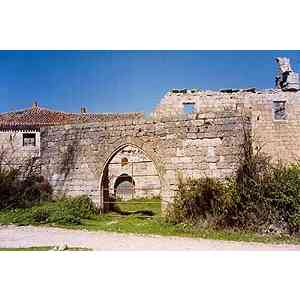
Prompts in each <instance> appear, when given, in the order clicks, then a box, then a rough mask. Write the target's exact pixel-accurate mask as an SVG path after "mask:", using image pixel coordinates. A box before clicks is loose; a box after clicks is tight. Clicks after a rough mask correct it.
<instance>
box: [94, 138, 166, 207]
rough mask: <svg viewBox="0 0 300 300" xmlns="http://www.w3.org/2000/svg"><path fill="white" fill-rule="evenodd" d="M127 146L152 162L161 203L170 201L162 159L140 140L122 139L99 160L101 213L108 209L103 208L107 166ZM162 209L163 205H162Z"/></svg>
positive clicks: (105, 199)
mask: <svg viewBox="0 0 300 300" xmlns="http://www.w3.org/2000/svg"><path fill="white" fill-rule="evenodd" d="M127 146H133V147H136V148H138V149H140V150H141V151H142V152H143V153H144V154H145V155H146V156H147V157H148V158H149V159H151V160H152V162H153V164H154V166H155V168H156V171H157V174H158V177H159V180H160V184H161V198H162V203H166V202H169V201H170V189H169V184H168V182H167V181H166V179H165V176H164V175H165V166H164V163H163V161H162V159H161V158H160V157H159V155H158V154H157V153H156V152H155V150H154V149H153V148H152V147H151V146H150V145H148V144H146V143H144V142H143V141H142V140H141V139H139V138H137V137H130V136H127V137H124V138H120V139H117V140H116V141H115V142H114V143H112V144H110V145H109V148H108V149H107V151H106V154H105V157H104V158H103V159H101V162H100V164H99V165H98V168H97V169H98V170H97V171H98V174H99V178H100V180H99V188H100V199H99V207H100V210H101V211H102V212H104V211H106V210H108V209H109V207H107V206H105V205H104V203H105V202H107V200H108V198H109V192H108V190H109V188H108V165H109V163H110V161H111V160H112V159H113V157H114V156H115V155H116V154H117V153H118V152H119V151H121V150H122V149H123V148H125V147H127ZM162 206H163V207H164V206H165V204H163V205H162Z"/></svg>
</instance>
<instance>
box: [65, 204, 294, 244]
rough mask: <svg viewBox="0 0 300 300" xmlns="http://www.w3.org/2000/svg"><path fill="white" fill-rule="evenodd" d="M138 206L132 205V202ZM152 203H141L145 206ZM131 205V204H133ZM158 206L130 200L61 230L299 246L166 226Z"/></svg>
mask: <svg viewBox="0 0 300 300" xmlns="http://www.w3.org/2000/svg"><path fill="white" fill-rule="evenodd" d="M138 201H139V202H141V203H135V202H138ZM148 201H149V202H154V203H151V204H149V203H145V202H148ZM133 202H134V203H133ZM160 213H161V202H160V199H159V198H151V199H144V200H143V199H133V200H129V201H127V202H124V203H121V204H118V205H117V210H116V211H115V212H110V213H106V214H103V215H101V216H98V217H95V218H93V219H89V220H83V222H82V223H83V224H81V225H71V226H63V227H64V228H73V229H86V230H91V231H97V230H103V231H111V232H120V233H135V234H152V235H163V236H181V237H193V238H206V239H216V240H232V241H246V242H262V243H274V244H276V243H277V244H280V243H289V244H300V237H292V236H289V235H280V236H278V235H258V234H256V233H252V232H241V231H233V230H213V229H205V228H199V227H192V226H189V225H187V224H178V225H173V224H168V223H166V222H164V220H163V218H162V217H161V214H160Z"/></svg>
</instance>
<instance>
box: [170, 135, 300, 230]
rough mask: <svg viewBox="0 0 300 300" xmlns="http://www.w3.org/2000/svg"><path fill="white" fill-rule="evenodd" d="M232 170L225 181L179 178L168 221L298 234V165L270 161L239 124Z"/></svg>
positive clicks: (299, 175) (299, 171)
mask: <svg viewBox="0 0 300 300" xmlns="http://www.w3.org/2000/svg"><path fill="white" fill-rule="evenodd" d="M241 149H242V151H241V157H240V163H239V166H238V168H237V171H236V174H235V175H234V176H233V177H231V178H227V179H226V180H224V181H221V180H218V179H213V178H202V179H186V180H183V179H180V180H179V184H178V193H177V196H176V197H175V201H174V203H173V204H172V205H170V207H169V208H168V212H167V215H166V217H167V221H168V222H171V223H174V224H179V223H187V224H193V225H194V226H200V227H211V228H215V229H238V230H243V231H252V232H259V233H271V232H272V233H288V234H296V233H299V228H300V222H299V221H300V164H299V163H294V164H290V165H286V164H283V163H282V162H277V163H274V162H271V159H270V157H268V156H266V155H265V154H264V153H262V152H261V149H257V150H256V151H254V150H253V138H252V136H251V134H250V132H249V131H247V130H245V129H244V142H243V144H242V148H241Z"/></svg>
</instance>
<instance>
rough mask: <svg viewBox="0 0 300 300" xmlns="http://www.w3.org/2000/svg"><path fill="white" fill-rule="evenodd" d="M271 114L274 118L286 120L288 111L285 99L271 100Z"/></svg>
mask: <svg viewBox="0 0 300 300" xmlns="http://www.w3.org/2000/svg"><path fill="white" fill-rule="evenodd" d="M273 114H274V120H287V119H288V113H287V110H286V102H285V101H274V102H273Z"/></svg>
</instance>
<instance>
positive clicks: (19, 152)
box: [0, 130, 40, 165]
mask: <svg viewBox="0 0 300 300" xmlns="http://www.w3.org/2000/svg"><path fill="white" fill-rule="evenodd" d="M26 133H34V134H35V136H36V145H35V146H30V145H27V146H23V134H26ZM3 152H4V153H5V155H4V156H5V161H6V162H7V163H8V164H9V165H19V164H22V163H23V162H24V160H26V159H27V158H31V157H39V156H40V132H39V131H32V130H27V131H26V130H24V131H16V130H5V131H4V130H3V131H0V153H3Z"/></svg>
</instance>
